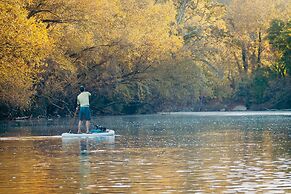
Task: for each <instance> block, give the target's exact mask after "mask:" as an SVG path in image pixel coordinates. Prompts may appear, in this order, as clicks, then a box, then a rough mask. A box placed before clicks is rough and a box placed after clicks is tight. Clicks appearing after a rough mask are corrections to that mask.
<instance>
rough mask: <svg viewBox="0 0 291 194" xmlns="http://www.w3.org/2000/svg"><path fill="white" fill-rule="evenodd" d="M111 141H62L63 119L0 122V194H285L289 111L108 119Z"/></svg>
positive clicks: (290, 171) (289, 171) (289, 174)
mask: <svg viewBox="0 0 291 194" xmlns="http://www.w3.org/2000/svg"><path fill="white" fill-rule="evenodd" d="M93 122H94V123H98V124H101V125H103V126H106V127H109V128H112V129H114V130H115V131H116V134H117V136H115V137H107V138H93V139H71V140H62V138H61V137H60V135H61V134H62V133H63V132H67V131H68V128H69V126H70V123H71V120H70V119H58V120H50V121H47V120H39V121H18V122H17V121H13V122H1V123H0V136H1V137H0V193H13V194H16V193H142V194H143V193H291V113H290V112H245V113H239V112H233V113H226V112H224V113H211V112H210V113H172V114H157V115H139V116H108V117H97V118H94V119H93Z"/></svg>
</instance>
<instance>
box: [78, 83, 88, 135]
mask: <svg viewBox="0 0 291 194" xmlns="http://www.w3.org/2000/svg"><path fill="white" fill-rule="evenodd" d="M80 92H81V93H80V94H79V95H78V97H77V105H78V106H77V108H76V109H77V110H78V109H79V107H80V112H79V123H78V133H81V126H82V122H83V121H84V120H85V121H86V132H87V133H89V128H90V120H91V115H90V108H89V106H90V103H89V97H90V96H91V93H90V92H87V91H85V87H84V86H80Z"/></svg>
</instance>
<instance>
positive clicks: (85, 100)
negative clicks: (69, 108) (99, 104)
mask: <svg viewBox="0 0 291 194" xmlns="http://www.w3.org/2000/svg"><path fill="white" fill-rule="evenodd" d="M89 96H91V93H90V92H82V93H81V94H79V95H78V97H77V104H78V105H80V107H86V106H89Z"/></svg>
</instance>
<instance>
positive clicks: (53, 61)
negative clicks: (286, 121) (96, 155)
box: [0, 0, 291, 118]
mask: <svg viewBox="0 0 291 194" xmlns="http://www.w3.org/2000/svg"><path fill="white" fill-rule="evenodd" d="M219 2H220V3H219ZM287 2H288V1H286V0H277V1H276V2H274V1H273V0H246V1H244V3H243V4H242V3H241V1H239V0H231V1H218V2H217V1H209V0H202V1H200V0H199V1H198V0H170V1H163V0H161V1H157V0H144V1H138V0H128V1H121V0H114V1H108V0H99V1H91V0H84V1H80V0H70V1H67V0H2V1H1V2H0V118H14V117H17V116H21V117H22V116H28V117H51V116H52V117H53V116H66V115H72V114H73V113H74V110H75V107H76V97H77V95H78V93H79V86H80V85H84V86H85V87H86V90H88V91H90V92H91V93H92V98H91V109H92V112H93V114H102V115H104V114H144V113H153V112H159V111H208V110H231V109H232V107H234V106H235V105H244V106H246V107H247V108H248V109H250V110H268V109H290V108H291V78H290V74H291V73H290V71H291V64H290V61H291V59H290V55H291V54H290V41H291V40H290V34H291V32H290V29H291V26H290V10H291V9H290V5H289V4H288V3H287Z"/></svg>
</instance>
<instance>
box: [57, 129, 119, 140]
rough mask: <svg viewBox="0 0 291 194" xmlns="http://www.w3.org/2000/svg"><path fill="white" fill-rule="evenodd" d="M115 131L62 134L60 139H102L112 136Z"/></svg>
mask: <svg viewBox="0 0 291 194" xmlns="http://www.w3.org/2000/svg"><path fill="white" fill-rule="evenodd" d="M114 135H115V131H114V130H111V129H107V130H106V131H104V132H98V133H94V132H93V133H63V134H62V138H87V137H103V136H114Z"/></svg>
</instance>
